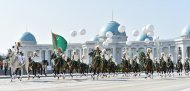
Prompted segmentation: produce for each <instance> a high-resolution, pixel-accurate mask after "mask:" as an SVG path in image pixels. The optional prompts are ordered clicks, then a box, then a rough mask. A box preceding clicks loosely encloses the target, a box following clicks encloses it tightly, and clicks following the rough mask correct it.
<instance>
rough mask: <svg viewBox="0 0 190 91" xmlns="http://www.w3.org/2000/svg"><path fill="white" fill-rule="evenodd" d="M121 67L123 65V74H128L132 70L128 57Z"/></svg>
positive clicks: (123, 60)
mask: <svg viewBox="0 0 190 91" xmlns="http://www.w3.org/2000/svg"><path fill="white" fill-rule="evenodd" d="M121 67H122V73H123V74H124V75H123V76H127V74H128V73H129V71H130V63H129V61H128V60H127V59H125V58H123V59H122V63H121Z"/></svg>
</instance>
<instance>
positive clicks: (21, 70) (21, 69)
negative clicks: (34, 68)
mask: <svg viewBox="0 0 190 91" xmlns="http://www.w3.org/2000/svg"><path fill="white" fill-rule="evenodd" d="M20 72H21V74H20V81H22V76H23V68H20Z"/></svg>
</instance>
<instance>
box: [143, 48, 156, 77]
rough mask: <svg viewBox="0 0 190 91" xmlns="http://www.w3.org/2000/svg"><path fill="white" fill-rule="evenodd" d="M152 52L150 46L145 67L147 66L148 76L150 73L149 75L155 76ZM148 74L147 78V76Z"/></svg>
mask: <svg viewBox="0 0 190 91" xmlns="http://www.w3.org/2000/svg"><path fill="white" fill-rule="evenodd" d="M151 52H152V50H151V49H150V48H148V49H147V55H146V57H145V59H144V68H145V73H146V75H147V76H148V75H149V73H150V74H151V75H149V76H148V77H150V78H153V72H154V64H153V61H152V59H150V53H151ZM147 76H146V77H145V78H147ZM151 76H152V77H151Z"/></svg>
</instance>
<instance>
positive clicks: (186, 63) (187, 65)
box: [184, 58, 190, 75]
mask: <svg viewBox="0 0 190 91" xmlns="http://www.w3.org/2000/svg"><path fill="white" fill-rule="evenodd" d="M184 69H185V75H189V70H190V67H189V59H188V58H186V61H185V64H184Z"/></svg>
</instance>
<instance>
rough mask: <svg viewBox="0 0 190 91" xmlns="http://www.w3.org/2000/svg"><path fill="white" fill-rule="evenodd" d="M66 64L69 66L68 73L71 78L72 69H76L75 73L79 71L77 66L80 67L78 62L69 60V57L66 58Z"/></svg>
mask: <svg viewBox="0 0 190 91" xmlns="http://www.w3.org/2000/svg"><path fill="white" fill-rule="evenodd" d="M67 64H68V68H69V74H70V76H71V77H72V78H73V75H72V74H73V71H76V72H77V73H78V72H79V67H80V62H79V61H75V60H71V59H70V58H69V57H68V58H67Z"/></svg>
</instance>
